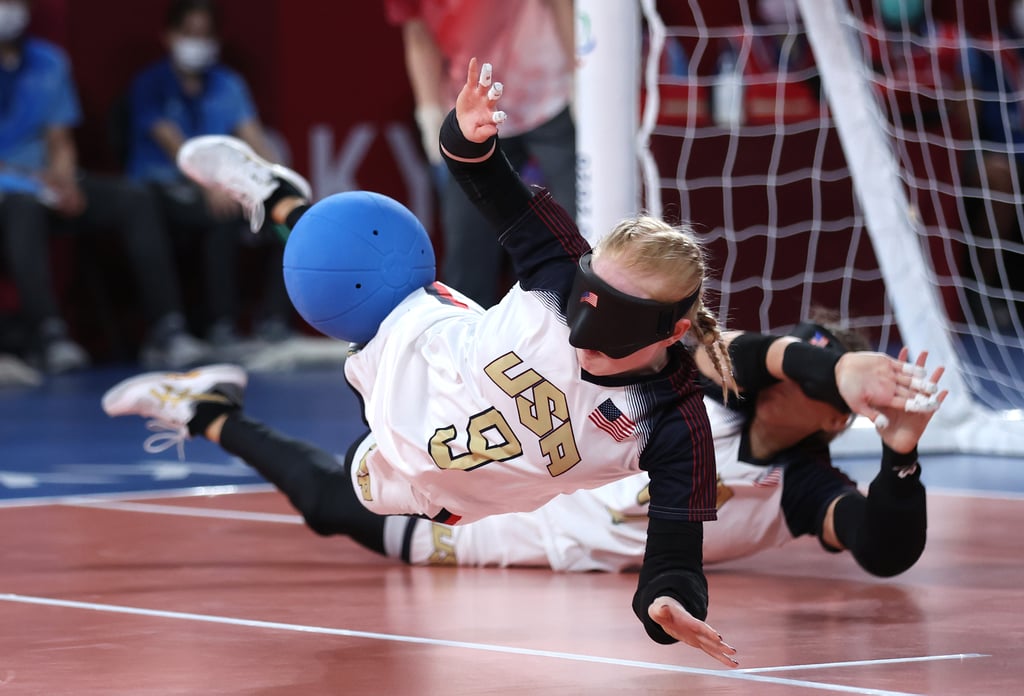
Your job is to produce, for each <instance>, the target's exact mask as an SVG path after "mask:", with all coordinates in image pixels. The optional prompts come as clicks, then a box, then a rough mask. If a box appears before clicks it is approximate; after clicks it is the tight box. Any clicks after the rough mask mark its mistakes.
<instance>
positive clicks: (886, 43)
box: [646, 0, 1024, 449]
mask: <svg viewBox="0 0 1024 696" xmlns="http://www.w3.org/2000/svg"><path fill="white" fill-rule="evenodd" d="M809 2H810V3H820V4H816V5H813V6H810V7H808V8H806V9H807V11H808V13H809V14H808V16H807V17H806V19H807V20H808V22H807V23H805V22H804V21H803V18H801V17H800V13H799V11H798V9H797V8H798V4H800V5H803V4H804V3H803V0H800V2H799V3H798V2H797V0H793V1H792V2H788V1H786V0H763V1H760V2H744V1H737V0H721V1H720V2H717V3H707V2H699V1H698V0H688V1H687V2H678V1H676V2H661V3H659V5H658V15H659V17H658V19H659V20H660V22H662V23H663V24H664V45H663V46H662V47H661V50H660V51H659V50H658V46H657V43H656V42H654V43H651V46H650V47H651V48H652V49H653V50H652V51H649V53H651V55H655V53H656V54H657V58H658V66H659V69H658V70H657V71H656V74H657V89H656V96H657V97H658V99H657V100H654V101H657V102H658V104H657V106H656V109H657V110H656V113H657V118H656V119H655V121H656V122H655V124H654V126H653V129H652V131H651V134H650V137H649V139H648V141H649V148H650V155H651V156H653V159H654V161H655V162H656V164H657V166H656V169H657V175H656V178H655V177H651V176H648V177H647V182H646V184H647V186H646V188H647V191H648V192H649V193H656V194H657V195H648V196H647V197H646V202H647V206H648V208H650V209H652V211H653V212H660V213H662V214H663V215H665V216H666V217H667V218H669V219H679V220H687V221H691V222H693V223H694V224H695V225H696V226H697V229H698V230H699V231H700V232H701V233H702V236H703V238H704V239H705V241H706V243H707V247H708V250H709V251H710V254H711V260H712V266H713V267H714V269H715V272H716V276H717V277H716V283H715V284H714V286H713V289H714V290H716V291H718V293H719V297H720V306H719V313H720V315H721V316H722V317H723V318H725V320H726V323H727V325H728V326H730V327H733V328H742V329H749V330H763V331H767V330H777V329H785V328H787V327H789V326H792V325H793V324H795V323H797V322H798V321H800V320H802V319H804V318H806V317H807V316H808V315H809V313H810V312H811V309H812V308H813V307H815V306H821V307H827V308H831V309H834V310H838V311H839V313H840V319H841V320H842V321H843V322H844V323H846V324H848V325H850V326H852V327H856V328H858V329H860V330H862V331H863V332H864V333H865V334H866V335H867V336H868V338H869V340H870V341H871V342H873V343H874V344H875V345H877V346H878V347H879V348H880V349H882V350H886V351H889V352H895V351H897V350H898V349H899V347H900V346H902V345H903V344H904V343H906V344H907V345H910V346H911V348H912V349H914V348H915V338H916V339H919V340H916V343H917V344H918V345H922V343H923V340H927V341H928V342H931V341H932V338H933V337H934V336H937V335H940V336H942V337H943V339H947V337H948V341H949V344H948V345H949V348H950V350H949V351H948V353H949V355H948V356H947V357H948V359H947V360H946V362H947V363H950V362H955V361H959V364H958V365H956V364H954V365H953V367H954V369H955V370H956V372H957V375H958V379H961V380H962V383H963V388H964V390H965V391H967V392H969V394H968V396H969V400H970V402H972V403H973V404H977V405H978V406H979V407H981V409H982V410H986V409H998V410H1004V411H1005V410H1007V409H1020V408H1024V352H1022V347H1021V342H1022V341H1021V339H1022V338H1024V326H1022V318H1024V314H1022V313H1021V312H1020V309H1021V307H1024V245H1022V243H1021V227H1022V226H1021V222H1022V220H1024V215H1022V209H1021V202H1022V200H1024V199H1022V196H1021V188H1020V186H1021V184H1022V183H1024V182H1022V175H1024V168H1022V169H1020V170H1019V171H1018V165H1017V164H1016V157H1015V155H1017V152H1016V151H1015V146H1014V145H1012V144H1011V145H1009V146H1008V145H1006V141H1007V139H1008V138H1009V140H1010V142H1011V143H1012V142H1013V137H1014V135H1013V134H1014V133H1020V134H1021V135H1020V141H1021V145H1019V146H1016V150H1019V151H1020V152H1019V155H1017V156H1020V157H1021V158H1022V161H1024V106H1022V101H1021V100H1022V98H1024V40H1022V39H1020V38H1010V37H1009V36H1007V35H1005V34H1004V35H1003V36H1002V37H999V38H992V37H993V36H998V34H999V28H1000V27H1006V26H1009V24H1010V23H1009V22H1008V17H1009V13H1010V8H1009V3H1008V2H1006V1H1004V0H957V1H956V2H942V3H941V7H940V6H939V5H940V3H939V2H936V7H935V8H933V7H932V6H931V2H930V0H924V2H923V4H922V14H921V16H920V22H917V21H916V20H917V17H916V16H910V15H913V14H914V12H913V9H914V8H913V6H914V5H915V4H917V3H914V2H910V1H908V0H905V1H904V2H899V1H897V2H893V3H889V2H883V0H864V2H860V1H858V0H853V2H852V5H851V4H849V3H847V2H845V1H843V0H836V2H835V3H834V7H833V8H832V9H829V10H826V11H823V15H828V16H823V17H818V20H820V21H813V20H815V18H814V17H813V16H811V13H813V14H819V10H821V9H822V8H824V7H826V6H830V5H832V0H809ZM879 3H881V4H884V5H886V7H885V8H884V9H885V11H886V12H887V13H889V14H888V15H887V17H888V19H890V23H888V24H887V23H885V22H883V21H882V16H883V11H882V10H883V8H881V7H880V6H879ZM900 7H904V8H906V9H904V10H899V8H900ZM894 8H895V9H894ZM937 10H941V13H939V14H936V11H937ZM893 12H895V15H893ZM894 16H895V20H893V17H894ZM901 18H902V20H901ZM822 27H824V30H823V29H822ZM812 32H816V33H814V34H813V35H810V36H809V34H811V33H812ZM830 32H835V33H830ZM843 41H845V42H846V45H847V46H848V47H849V48H850V49H852V50H851V51H848V53H849V54H850V55H851V56H853V64H852V67H853V73H852V74H853V76H854V77H855V78H856V79H857V80H860V81H862V84H863V86H864V87H865V90H864V94H866V95H868V96H866V97H865V99H864V101H865V102H873V103H871V104H868V107H869V108H868V109H867V110H866V111H865V113H867V114H869V116H871V118H870V119H862V120H861V122H860V123H859V124H858V123H856V122H853V121H851V119H850V118H849V114H847V113H843V114H841V115H840V116H841V117H840V118H836V117H835V113H834V110H835V109H836V107H837V104H838V105H840V108H843V109H847V108H848V106H849V104H851V102H849V101H848V99H849V98H851V94H853V93H854V92H855V91H856V90H851V89H850V85H849V84H841V85H839V86H836V85H835V84H832V83H830V82H828V80H823V79H822V75H829V74H831V75H832V77H833V79H836V78H835V76H836V75H837V74H838V73H836V72H835V69H836V68H835V64H834V63H835V61H829V60H822V57H821V56H820V55H818V56H816V55H815V53H818V54H820V53H821V49H824V50H825V51H829V52H830V55H829V56H828V57H829V58H831V57H833V56H832V55H831V52H832V51H833V50H834V49H838V48H839V47H840V44H841V43H842V42H843ZM812 44H813V45H814V46H815V47H817V49H819V50H817V51H814V52H812V50H811V45H812ZM986 59H987V63H986ZM826 65H830V68H828V69H826ZM830 70H831V73H830ZM837 81H842V82H845V81H846V77H845V76H844V77H843V78H842V79H841V80H837ZM647 87H648V90H647V91H649V92H655V90H654V88H653V85H652V83H650V82H648V84H647ZM652 96H655V95H653V94H652ZM837 96H838V97H842V98H840V99H837ZM844 100H846V101H844ZM647 106H648V107H651V106H652V104H651V100H648V102H647ZM844 117H846V118H844ZM869 121H873V122H869ZM851 122H853V123H854V126H853V128H852V129H851V126H850V123H851ZM840 125H842V126H843V127H844V131H843V132H842V135H843V137H840V135H841V134H840V131H839V127H840ZM860 129H862V130H860ZM873 130H875V131H877V133H878V134H879V137H878V138H877V142H879V143H882V144H883V149H885V150H887V152H886V153H884V154H885V156H886V157H887V158H888V160H889V161H891V162H892V164H893V167H894V172H895V175H894V177H893V179H892V182H893V185H892V186H891V187H890V188H889V189H888V190H887V191H883V192H882V194H881V196H879V195H878V193H877V191H876V193H875V196H874V199H872V197H871V194H870V191H869V189H870V188H871V187H870V186H866V185H865V184H866V183H867V184H870V183H872V182H870V181H867V182H865V180H864V179H863V178H862V179H861V180H859V181H857V182H856V184H855V180H854V179H853V178H852V177H851V166H850V165H849V164H848V157H847V154H849V155H850V156H851V157H854V158H856V157H857V156H858V155H859V154H860V153H859V152H858V150H859V149H860V141H861V137H860V136H861V135H864V137H863V141H864V147H865V148H869V147H870V145H871V141H872V139H871V138H870V137H867V136H869V135H871V133H872V131H873ZM1006 133H1009V134H1010V135H1009V136H1008V137H1007V136H1005V135H1004V134H1006ZM844 145H845V147H846V150H844ZM851 148H852V150H851ZM852 169H853V170H854V172H855V173H856V170H857V167H853V168H852ZM877 169H878V170H879V173H880V175H881V171H880V170H881V169H882V168H877ZM862 171H863V170H862ZM867 171H868V178H870V177H871V176H873V171H874V170H872V169H871V168H870V167H869V168H868V169H867ZM860 176H862V177H863V174H860ZM874 183H878V182H874ZM655 188H656V189H657V191H656V192H655V191H654V190H653V189H655ZM875 188H876V189H877V188H878V187H877V186H876V187H875ZM900 188H902V189H903V190H902V191H892V190H891V189H900ZM866 192H867V193H866ZM858 193H859V194H860V195H859V197H858ZM889 194H892V195H889ZM894 199H898V201H899V202H900V205H899V207H893V206H892V203H893V201H894ZM861 201H863V206H862V203H861ZM872 206H876V207H872ZM885 209H892V210H896V211H897V217H898V218H900V219H897V217H892V218H891V220H892V222H893V223H894V225H893V232H892V234H890V233H889V231H888V227H887V225H888V223H887V222H886V219H885V217H884V216H881V217H880V216H879V215H878V212H879V211H883V210H885ZM864 211H868V212H869V213H871V214H865V212H864ZM879 220H881V221H882V222H881V223H880V222H879ZM869 222H870V224H872V228H871V229H870V230H869V228H868V224H869ZM879 228H883V229H879ZM898 228H903V229H905V230H907V231H908V234H909V235H910V239H911V244H912V245H916V246H919V247H920V254H918V253H917V250H916V248H915V249H913V251H914V253H913V254H907V253H906V251H907V247H906V246H903V247H902V249H901V246H900V244H899V243H896V242H897V240H898V234H897V232H898ZM869 231H870V232H871V234H869ZM915 237H916V238H915ZM890 241H892V243H891V244H890ZM895 256H899V257H900V258H894V257H895ZM904 257H906V258H904ZM917 259H920V261H917ZM908 263H910V264H915V265H914V266H913V267H912V268H911V269H910V270H911V272H907V266H906V264H908ZM920 266H923V268H918V267H920ZM911 281H913V282H911ZM929 293H932V294H933V295H934V298H935V301H934V302H932V303H931V304H929V303H928V302H916V300H917V299H919V298H920V297H923V296H926V295H928V294H929ZM912 295H917V296H918V297H916V298H915V297H909V296H912ZM922 337H925V339H922ZM922 347H928V346H927V345H922ZM944 410H946V409H944ZM1002 415H1003V416H1006V415H1007V414H1005V413H1004V414H1002ZM959 416H962V414H958V417H959ZM1009 417H1010V418H1011V419H1012V418H1014V417H1019V413H1010V414H1009ZM953 448H962V446H961V445H957V446H955V447H953ZM996 449H999V447H997V448H996ZM1011 449H1013V447H1011Z"/></svg>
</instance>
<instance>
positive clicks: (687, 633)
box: [647, 597, 739, 667]
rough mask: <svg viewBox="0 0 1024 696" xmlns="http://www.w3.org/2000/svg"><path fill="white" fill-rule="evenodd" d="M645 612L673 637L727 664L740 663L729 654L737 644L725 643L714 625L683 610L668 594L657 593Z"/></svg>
mask: <svg viewBox="0 0 1024 696" xmlns="http://www.w3.org/2000/svg"><path fill="white" fill-rule="evenodd" d="M647 614H648V615H649V616H650V617H651V618H652V619H654V620H655V621H657V622H658V625H659V626H661V628H662V629H663V630H664V631H665V633H667V634H669V635H670V636H672V637H673V638H675V639H676V640H678V641H679V642H681V643H685V644H686V645H689V646H690V647H691V648H698V649H699V650H703V651H704V652H706V653H707V654H708V655H710V656H711V657H713V658H715V659H716V660H718V661H719V662H721V663H722V664H723V665H725V666H726V667H735V666H736V665H738V664H739V662H737V661H736V659H735V658H733V657H732V656H733V655H735V654H736V648H734V647H732V646H731V645H729V644H728V643H726V642H725V641H724V640H723V639H722V636H721V635H720V634H719V633H718V631H716V630H715V629H713V628H711V626H708V625H707V624H706V623H704V622H703V621H701V620H700V619H698V618H696V617H694V616H693V615H692V614H691V613H690V612H688V611H686V608H685V607H683V605H682V604H680V603H679V602H678V601H677V600H675V599H673V598H671V597H657V598H656V599H655V600H654V601H653V602H651V606H650V607H648V608H647Z"/></svg>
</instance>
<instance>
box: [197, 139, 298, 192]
mask: <svg viewBox="0 0 1024 696" xmlns="http://www.w3.org/2000/svg"><path fill="white" fill-rule="evenodd" d="M214 146H221V147H226V148H228V149H231V150H234V151H235V152H237V153H239V154H241V155H242V156H244V157H245V158H246V159H250V160H252V161H254V162H256V163H257V164H259V165H260V166H262V167H266V168H267V169H269V170H270V171H271V172H273V173H274V176H276V177H278V178H280V179H284V180H285V181H287V182H288V183H289V184H291V185H292V186H294V187H295V189H296V190H297V191H299V193H301V194H302V195H303V196H304V197H305V198H306V199H307V200H309V201H312V199H313V190H312V188H311V187H310V185H309V182H308V181H306V180H305V179H304V178H303V177H302V176H300V175H299V174H298V173H297V172H295V171H292V170H291V169H288V168H287V167H284V166H282V165H280V164H274V163H273V162H268V161H267V160H265V159H263V158H262V157H260V156H259V155H257V154H256V152H255V151H254V150H253V149H252V148H251V147H249V146H248V145H247V144H246V143H245V142H244V141H242V140H239V139H238V138H233V137H231V136H226V135H200V136H197V137H195V138H190V139H189V140H187V141H186V142H185V143H184V144H183V145H182V146H181V148H180V149H179V150H178V157H177V164H178V168H179V169H180V170H181V171H183V172H185V174H186V175H188V177H189V178H191V179H192V180H194V181H196V182H197V183H200V184H202V185H204V186H214V185H216V182H210V181H206V180H204V179H203V178H202V177H201V176H198V175H197V173H196V172H194V171H192V170H191V168H190V167H189V165H188V160H189V158H190V157H191V156H192V153H193V152H195V151H196V150H198V149H201V148H208V147H214Z"/></svg>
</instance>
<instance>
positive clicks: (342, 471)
mask: <svg viewBox="0 0 1024 696" xmlns="http://www.w3.org/2000/svg"><path fill="white" fill-rule="evenodd" d="M198 416H199V414H197V417H198ZM192 425H193V424H191V423H190V426H192ZM197 425H199V426H200V427H201V423H198V424H197ZM204 433H205V434H206V435H207V437H209V439H211V440H212V441H213V442H217V443H219V444H220V446H221V447H223V448H224V450H225V451H227V452H230V453H231V454H234V455H236V456H238V457H240V458H241V459H242V461H244V462H245V463H246V464H248V465H249V466H251V467H252V468H254V469H255V470H256V471H258V472H259V473H260V475H262V476H263V478H265V479H267V480H268V481H269V482H270V483H272V484H274V486H276V487H277V488H278V490H280V491H281V492H282V493H284V494H285V495H286V496H287V497H288V500H289V501H291V504H292V505H293V506H294V507H295V509H296V510H297V511H298V512H299V513H300V514H301V515H302V517H303V519H304V520H305V521H306V525H307V526H309V528H310V529H312V530H313V531H314V532H316V533H317V534H320V535H321V536H330V535H332V534H344V535H347V536H350V537H351V538H352V539H353V540H354V541H356V542H357V543H359V544H360V545H362V546H365V547H366V548H368V549H370V550H371V551H375V552H377V553H381V554H383V553H384V519H385V518H384V517H382V516H380V515H376V514H374V513H372V512H370V511H369V510H367V509H366V508H365V507H363V505H362V503H360V502H359V499H358V498H357V497H356V493H355V490H354V488H353V486H352V477H351V475H350V474H349V467H350V466H351V453H350V454H349V456H347V457H346V458H345V463H344V464H343V463H342V462H340V461H338V459H337V458H336V457H334V456H333V455H332V454H330V453H328V452H325V451H324V450H322V449H319V448H317V447H314V446H313V445H311V444H309V443H306V442H302V441H300V440H295V439H292V438H289V437H286V436H284V435H283V434H281V433H279V432H277V431H275V430H274V429H272V428H270V427H268V426H266V425H264V424H263V423H259V422H257V421H255V420H252V419H251V418H248V417H247V416H245V415H244V414H243V413H241V411H238V410H233V411H230V412H224V413H222V414H220V415H218V416H217V417H216V418H215V419H214V420H213V421H212V422H210V425H209V426H207V427H206V429H205V431H204ZM357 442H358V441H357ZM355 446H356V445H355V444H353V445H352V447H353V448H355Z"/></svg>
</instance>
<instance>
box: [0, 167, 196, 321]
mask: <svg viewBox="0 0 1024 696" xmlns="http://www.w3.org/2000/svg"><path fill="white" fill-rule="evenodd" d="M79 185H80V186H81V188H82V192H83V193H84V194H85V199H86V207H85V210H84V212H82V214H81V215H79V216H78V217H77V218H75V219H73V220H70V221H69V222H70V223H71V226H72V229H73V231H75V232H78V231H79V230H81V231H82V232H89V233H98V232H106V231H112V232H114V233H116V234H117V235H118V237H119V241H120V243H121V246H122V248H123V249H124V251H125V254H126V256H127V258H128V261H129V264H130V266H131V272H132V274H133V276H134V280H135V287H136V289H137V291H138V298H139V303H140V305H141V308H142V310H143V312H144V313H145V315H146V318H147V320H148V321H149V322H151V323H152V322H155V321H156V320H158V319H160V318H162V317H165V316H167V315H168V314H171V313H176V312H180V311H181V299H180V297H181V293H180V289H179V286H178V278H177V273H176V271H175V268H174V257H173V255H172V249H171V247H170V244H169V240H168V238H167V234H166V231H165V228H164V225H163V223H162V221H161V218H160V215H159V212H158V209H157V207H156V201H155V199H154V198H153V195H152V193H151V192H150V191H149V190H148V189H146V188H145V187H143V186H137V185H134V184H132V183H131V182H128V181H126V180H124V179H121V178H117V177H104V176H96V175H84V176H82V177H81V179H80V180H79ZM56 221H57V217H56V216H55V215H54V213H53V212H52V211H51V210H50V209H49V208H47V207H46V206H44V205H43V204H42V203H40V202H39V201H38V199H36V197H35V196H32V195H28V194H20V193H14V194H5V195H3V197H2V198H0V240H2V251H3V256H4V258H5V259H6V269H7V272H8V274H9V275H10V277H11V279H12V280H13V282H14V285H15V288H16V289H17V291H18V298H19V302H20V305H21V309H22V315H23V317H24V318H25V319H26V321H27V322H28V323H29V324H30V325H31V326H33V327H38V326H39V325H40V324H41V323H42V322H43V321H45V320H47V319H51V318H57V317H59V315H60V312H59V307H58V302H57V297H56V292H55V289H54V283H53V276H52V273H51V263H50V246H49V244H50V232H51V230H52V229H53V226H54V223H55V222H56Z"/></svg>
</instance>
